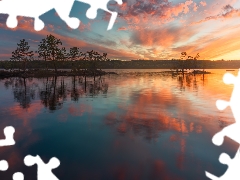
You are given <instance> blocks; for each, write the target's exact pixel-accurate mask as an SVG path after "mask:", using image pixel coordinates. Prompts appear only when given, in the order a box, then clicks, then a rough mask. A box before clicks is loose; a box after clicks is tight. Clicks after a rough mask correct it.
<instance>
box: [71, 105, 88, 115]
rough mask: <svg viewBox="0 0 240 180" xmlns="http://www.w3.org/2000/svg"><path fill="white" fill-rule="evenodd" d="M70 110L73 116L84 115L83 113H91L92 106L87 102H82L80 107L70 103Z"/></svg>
mask: <svg viewBox="0 0 240 180" xmlns="http://www.w3.org/2000/svg"><path fill="white" fill-rule="evenodd" d="M68 112H69V114H71V115H72V116H82V115H83V113H91V112H92V107H91V106H90V105H87V104H80V106H79V107H78V108H77V107H75V106H73V105H70V107H69V108H68Z"/></svg>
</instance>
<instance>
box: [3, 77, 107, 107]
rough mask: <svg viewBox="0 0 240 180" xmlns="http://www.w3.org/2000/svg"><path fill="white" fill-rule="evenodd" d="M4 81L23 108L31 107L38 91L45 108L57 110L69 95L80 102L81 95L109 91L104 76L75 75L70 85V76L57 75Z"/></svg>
mask: <svg viewBox="0 0 240 180" xmlns="http://www.w3.org/2000/svg"><path fill="white" fill-rule="evenodd" d="M3 81H4V85H5V87H6V88H7V89H9V88H10V87H11V89H12V91H13V97H14V100H15V101H16V102H18V103H19V104H20V106H21V107H22V108H23V109H27V108H29V107H30V105H31V101H32V100H34V99H35V98H36V97H35V96H36V93H37V94H38V95H39V99H40V100H41V103H42V104H43V105H44V107H45V108H47V109H49V110H50V111H55V110H59V109H61V108H62V106H63V103H64V102H65V101H67V98H68V96H70V97H71V100H72V101H74V102H78V100H79V98H80V97H84V96H87V97H95V96H98V95H99V94H103V95H105V97H106V94H107V92H108V83H107V82H106V81H105V78H103V77H99V78H97V79H95V80H94V79H93V78H83V77H76V76H74V77H71V84H70V85H67V83H66V81H67V82H70V81H69V78H66V77H57V76H54V77H47V78H43V79H38V80H37V79H35V82H34V83H33V82H32V81H33V79H32V78H21V77H19V78H9V79H5V80H3Z"/></svg>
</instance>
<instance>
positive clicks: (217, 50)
mask: <svg viewBox="0 0 240 180" xmlns="http://www.w3.org/2000/svg"><path fill="white" fill-rule="evenodd" d="M2 1H7V0H2ZM0 3H2V2H1V0H0ZM0 7H1V4H0ZM88 8H89V5H87V4H83V3H81V2H77V1H76V2H75V3H74V6H73V8H72V11H71V13H70V16H72V17H77V18H79V19H80V20H81V25H80V26H79V28H78V29H76V30H72V29H70V28H69V27H68V26H67V24H66V23H65V22H64V21H62V20H61V19H60V18H59V17H58V15H57V13H56V11H55V10H51V11H49V12H47V13H45V14H43V15H42V16H40V18H41V19H42V20H43V21H44V23H45V28H44V30H42V31H39V32H37V31H35V30H34V28H33V22H34V21H33V19H31V18H24V17H18V19H19V24H18V27H17V28H15V29H10V28H8V27H7V26H6V19H7V17H8V15H6V14H0V59H1V60H4V59H9V58H10V57H11V52H12V51H13V50H15V48H16V44H17V43H18V42H19V41H20V39H26V40H27V41H28V42H29V44H30V45H31V49H32V50H34V51H35V50H37V45H38V43H39V41H41V39H43V38H45V37H46V36H47V35H48V34H52V35H54V36H56V37H57V38H60V39H61V40H62V42H63V45H64V46H65V47H66V48H67V49H69V48H70V47H73V46H78V47H80V48H81V49H82V51H83V52H85V51H87V50H92V49H93V50H96V51H99V52H101V53H103V52H107V53H108V57H109V58H114V59H122V60H131V59H145V60H148V59H153V60H158V59H172V58H179V57H180V53H181V52H183V51H186V52H187V54H188V55H191V56H195V55H196V54H197V53H199V54H200V59H206V60H207V59H209V60H218V59H225V60H235V59H237V60H240V1H239V0H224V1H223V0H189V1H184V0H172V1H170V0H123V5H122V6H119V5H117V4H116V3H115V2H110V3H109V9H112V10H116V11H118V12H119V15H118V18H117V21H116V22H115V24H114V27H113V29H112V30H110V31H107V26H108V23H109V18H110V16H109V14H108V13H105V12H104V11H101V10H99V11H98V17H97V18H96V19H94V20H89V19H88V18H87V17H86V15H85V14H86V11H87V9H88Z"/></svg>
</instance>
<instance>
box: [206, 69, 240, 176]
mask: <svg viewBox="0 0 240 180" xmlns="http://www.w3.org/2000/svg"><path fill="white" fill-rule="evenodd" d="M223 81H224V83H225V84H233V85H234V87H233V91H232V96H231V98H230V101H223V100H218V101H217V102H216V106H217V108H218V109H219V110H224V109H226V108H227V107H228V106H229V107H230V108H231V110H232V113H233V116H234V118H235V121H236V122H235V123H234V124H231V125H229V126H227V127H225V128H223V130H222V131H220V132H218V133H217V134H215V135H214V136H213V138H212V142H213V143H214V144H215V145H217V146H220V145H222V144H223V141H224V137H225V136H226V137H229V138H231V139H232V140H234V141H235V142H237V143H238V144H240V70H239V72H238V76H237V77H235V76H234V75H232V74H229V73H226V74H225V75H224V77H223ZM219 161H220V162H221V163H222V164H226V165H228V169H227V171H226V172H225V174H224V175H222V176H221V177H216V176H214V175H212V174H210V173H209V172H206V176H207V177H208V178H210V179H212V180H230V179H231V180H237V179H240V169H239V168H240V148H239V149H238V151H237V153H236V155H235V157H234V158H233V159H231V158H230V157H229V155H227V154H226V153H222V154H221V155H220V158H219Z"/></svg>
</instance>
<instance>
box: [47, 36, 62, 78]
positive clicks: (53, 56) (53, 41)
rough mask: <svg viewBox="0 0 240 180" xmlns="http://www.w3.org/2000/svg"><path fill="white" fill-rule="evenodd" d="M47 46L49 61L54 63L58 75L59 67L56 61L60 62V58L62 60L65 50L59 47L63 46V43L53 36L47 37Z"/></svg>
mask: <svg viewBox="0 0 240 180" xmlns="http://www.w3.org/2000/svg"><path fill="white" fill-rule="evenodd" d="M46 45H47V53H48V54H49V59H50V60H51V61H53V64H54V68H55V73H57V65H56V61H58V58H62V57H63V56H62V55H63V53H64V52H63V51H64V49H60V47H59V45H62V42H61V40H60V39H57V38H56V37H54V36H53V35H51V34H50V35H47V38H46Z"/></svg>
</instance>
